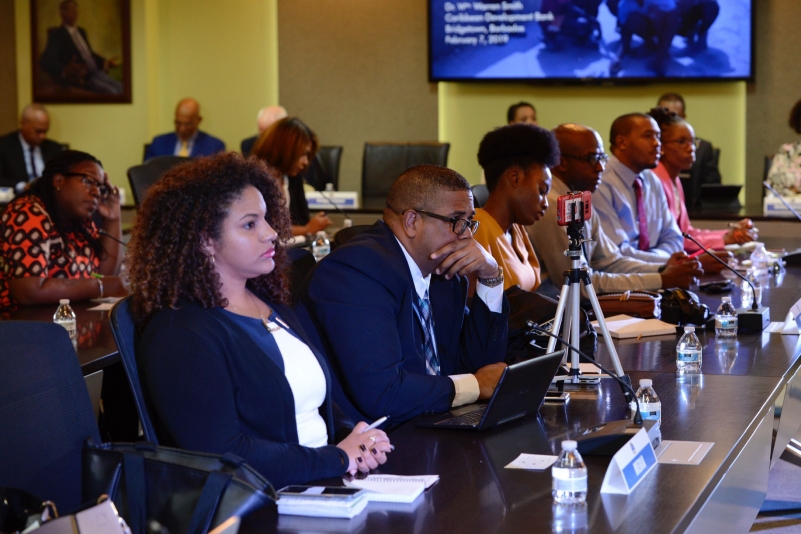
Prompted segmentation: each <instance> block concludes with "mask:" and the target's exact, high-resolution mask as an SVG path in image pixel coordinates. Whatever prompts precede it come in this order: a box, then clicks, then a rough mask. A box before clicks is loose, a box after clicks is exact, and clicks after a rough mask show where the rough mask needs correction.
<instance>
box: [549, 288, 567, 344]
mask: <svg viewBox="0 0 801 534" xmlns="http://www.w3.org/2000/svg"><path fill="white" fill-rule="evenodd" d="M569 291H570V283H569V281H568V278H567V276H565V283H564V284H563V285H562V292H561V293H560V296H559V304H557V306H556V315H555V316H554V318H553V329H552V330H551V332H552V333H554V334H555V335H559V329H560V328H561V327H562V318H563V317H564V313H565V305H566V304H567V300H568V299H567V295H568V292H569ZM546 350H547V351H548V353H549V354H550V353H551V352H553V351H555V350H556V338H553V337H549V339H548V348H547V349H546Z"/></svg>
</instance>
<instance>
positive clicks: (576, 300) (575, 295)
mask: <svg viewBox="0 0 801 534" xmlns="http://www.w3.org/2000/svg"><path fill="white" fill-rule="evenodd" d="M580 299H581V288H580V284H579V282H578V281H576V282H574V283H573V284H571V288H570V316H569V317H570V336H569V338H568V339H570V344H571V345H573V346H574V347H578V346H579V344H580V343H581V322H580V321H579V320H578V319H579V315H580V314H581V305H580V302H581V300H580ZM569 352H570V367H571V369H570V374H571V375H572V376H573V382H574V383H578V381H579V375H581V367H580V365H579V362H580V361H581V357H580V356H579V354H578V352H575V351H573V350H569Z"/></svg>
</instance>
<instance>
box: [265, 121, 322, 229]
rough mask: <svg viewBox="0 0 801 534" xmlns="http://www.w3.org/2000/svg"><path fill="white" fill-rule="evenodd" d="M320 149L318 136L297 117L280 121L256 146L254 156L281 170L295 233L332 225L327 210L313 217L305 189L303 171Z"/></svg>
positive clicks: (270, 128) (269, 129)
mask: <svg viewBox="0 0 801 534" xmlns="http://www.w3.org/2000/svg"><path fill="white" fill-rule="evenodd" d="M317 148H318V142H317V136H316V135H315V134H314V132H313V131H312V130H311V128H309V127H308V126H306V124H305V123H304V122H303V121H302V120H300V119H298V118H297V117H286V118H284V119H281V120H279V121H278V122H276V123H275V124H273V125H272V126H270V127H269V128H268V129H267V130H266V131H265V132H264V133H263V134H261V136H260V137H259V139H258V140H257V141H256V143H255V144H254V145H253V151H252V154H253V155H254V156H256V157H257V158H260V159H263V160H264V161H266V162H267V163H268V164H269V165H272V166H273V167H275V168H277V169H278V170H279V171H281V174H280V175H279V181H280V183H281V186H282V188H283V193H284V198H285V202H286V206H287V207H288V208H289V214H290V216H291V218H292V233H293V234H294V235H307V234H316V233H317V232H319V231H320V230H325V228H326V227H327V226H329V225H330V224H331V219H329V218H328V216H327V215H326V214H325V212H323V211H320V212H318V213H316V214H315V215H314V217H312V216H310V214H309V204H308V202H306V194H305V193H304V192H303V172H304V171H305V170H306V169H307V168H308V167H309V165H310V164H311V161H312V160H313V159H314V155H315V154H316V153H317Z"/></svg>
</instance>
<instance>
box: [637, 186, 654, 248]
mask: <svg viewBox="0 0 801 534" xmlns="http://www.w3.org/2000/svg"><path fill="white" fill-rule="evenodd" d="M634 194H635V195H636V197H637V222H638V223H639V226H640V250H650V249H651V241H650V240H649V239H648V216H647V215H646V213H645V199H644V198H643V196H642V177H641V176H640V175H639V174H638V175H637V178H635V179H634Z"/></svg>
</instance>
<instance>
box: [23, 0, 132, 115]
mask: <svg viewBox="0 0 801 534" xmlns="http://www.w3.org/2000/svg"><path fill="white" fill-rule="evenodd" d="M31 47H32V53H31V58H32V62H33V64H32V69H31V71H32V73H33V101H34V102H44V103H68V102H82V103H103V104H107V103H130V102H131V4H130V0H31Z"/></svg>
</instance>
